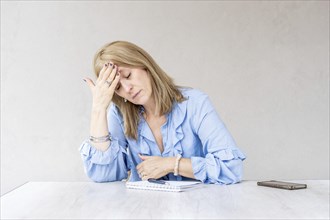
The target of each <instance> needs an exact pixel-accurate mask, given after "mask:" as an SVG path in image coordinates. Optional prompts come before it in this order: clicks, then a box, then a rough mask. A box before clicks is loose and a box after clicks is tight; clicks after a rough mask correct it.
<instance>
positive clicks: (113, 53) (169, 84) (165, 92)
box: [94, 41, 185, 140]
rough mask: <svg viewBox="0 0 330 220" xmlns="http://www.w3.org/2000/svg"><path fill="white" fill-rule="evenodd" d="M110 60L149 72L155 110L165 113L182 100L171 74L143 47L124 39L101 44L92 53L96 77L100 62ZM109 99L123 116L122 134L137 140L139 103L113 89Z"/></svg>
mask: <svg viewBox="0 0 330 220" xmlns="http://www.w3.org/2000/svg"><path fill="white" fill-rule="evenodd" d="M110 61H111V62H113V63H114V64H116V65H118V66H124V67H128V68H143V69H145V70H146V71H147V73H148V74H149V76H150V81H151V87H152V96H153V98H154V100H155V102H156V112H158V113H159V115H164V114H167V113H169V112H170V111H171V110H172V107H173V105H174V103H175V102H182V101H184V100H185V98H184V97H183V95H182V93H181V92H180V90H179V86H176V85H175V84H174V82H173V80H172V78H171V77H169V76H168V75H167V74H166V73H165V72H164V71H163V70H162V69H161V68H160V67H159V66H158V65H157V63H156V62H155V61H154V60H153V58H152V57H151V56H150V55H149V54H148V53H147V52H146V51H144V50H143V49H142V48H140V47H138V46H137V45H135V44H133V43H130V42H127V41H115V42H112V43H109V44H106V45H104V46H103V47H101V48H100V49H99V50H98V51H97V53H96V54H95V57H94V71H95V74H96V76H97V77H98V75H99V72H100V70H101V69H102V67H103V65H104V64H105V63H108V62H110ZM112 102H113V103H114V104H115V105H116V106H117V107H118V108H119V111H120V113H121V114H122V116H123V118H124V126H125V135H126V136H127V137H129V138H133V139H135V140H137V136H138V135H137V127H138V124H139V121H140V106H137V105H134V104H133V103H130V102H124V101H123V98H121V97H120V96H118V95H117V94H116V93H114V96H113V98H112Z"/></svg>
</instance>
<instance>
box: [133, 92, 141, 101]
mask: <svg viewBox="0 0 330 220" xmlns="http://www.w3.org/2000/svg"><path fill="white" fill-rule="evenodd" d="M140 92H141V90H140V91H138V92H137V93H135V95H133V97H132V99H135V97H136V96H138V95H139V94H140Z"/></svg>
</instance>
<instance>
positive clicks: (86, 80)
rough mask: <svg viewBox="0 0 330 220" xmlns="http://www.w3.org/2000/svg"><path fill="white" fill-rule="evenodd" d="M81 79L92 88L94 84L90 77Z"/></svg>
mask: <svg viewBox="0 0 330 220" xmlns="http://www.w3.org/2000/svg"><path fill="white" fill-rule="evenodd" d="M83 80H84V81H85V82H86V83H87V85H88V87H89V88H90V89H91V90H92V89H93V87H94V86H95V84H94V82H93V80H91V79H90V78H84V79H83Z"/></svg>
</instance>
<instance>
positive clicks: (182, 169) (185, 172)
mask: <svg viewBox="0 0 330 220" xmlns="http://www.w3.org/2000/svg"><path fill="white" fill-rule="evenodd" d="M175 161H176V158H175V157H171V158H170V161H169V164H171V166H170V167H169V172H168V173H174V168H175ZM178 171H179V175H180V176H184V177H188V178H192V179H195V176H194V172H193V168H192V163H191V159H190V158H181V160H180V162H179V170H178Z"/></svg>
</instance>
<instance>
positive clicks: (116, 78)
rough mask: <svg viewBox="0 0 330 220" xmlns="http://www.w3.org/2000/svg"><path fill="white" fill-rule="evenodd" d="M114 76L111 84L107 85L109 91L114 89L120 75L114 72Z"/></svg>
mask: <svg viewBox="0 0 330 220" xmlns="http://www.w3.org/2000/svg"><path fill="white" fill-rule="evenodd" d="M114 77H115V78H114V79H113V81H112V82H111V85H110V86H109V89H110V90H111V91H115V89H116V87H117V85H118V83H119V80H120V76H119V75H117V74H116V75H115V76H114Z"/></svg>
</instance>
